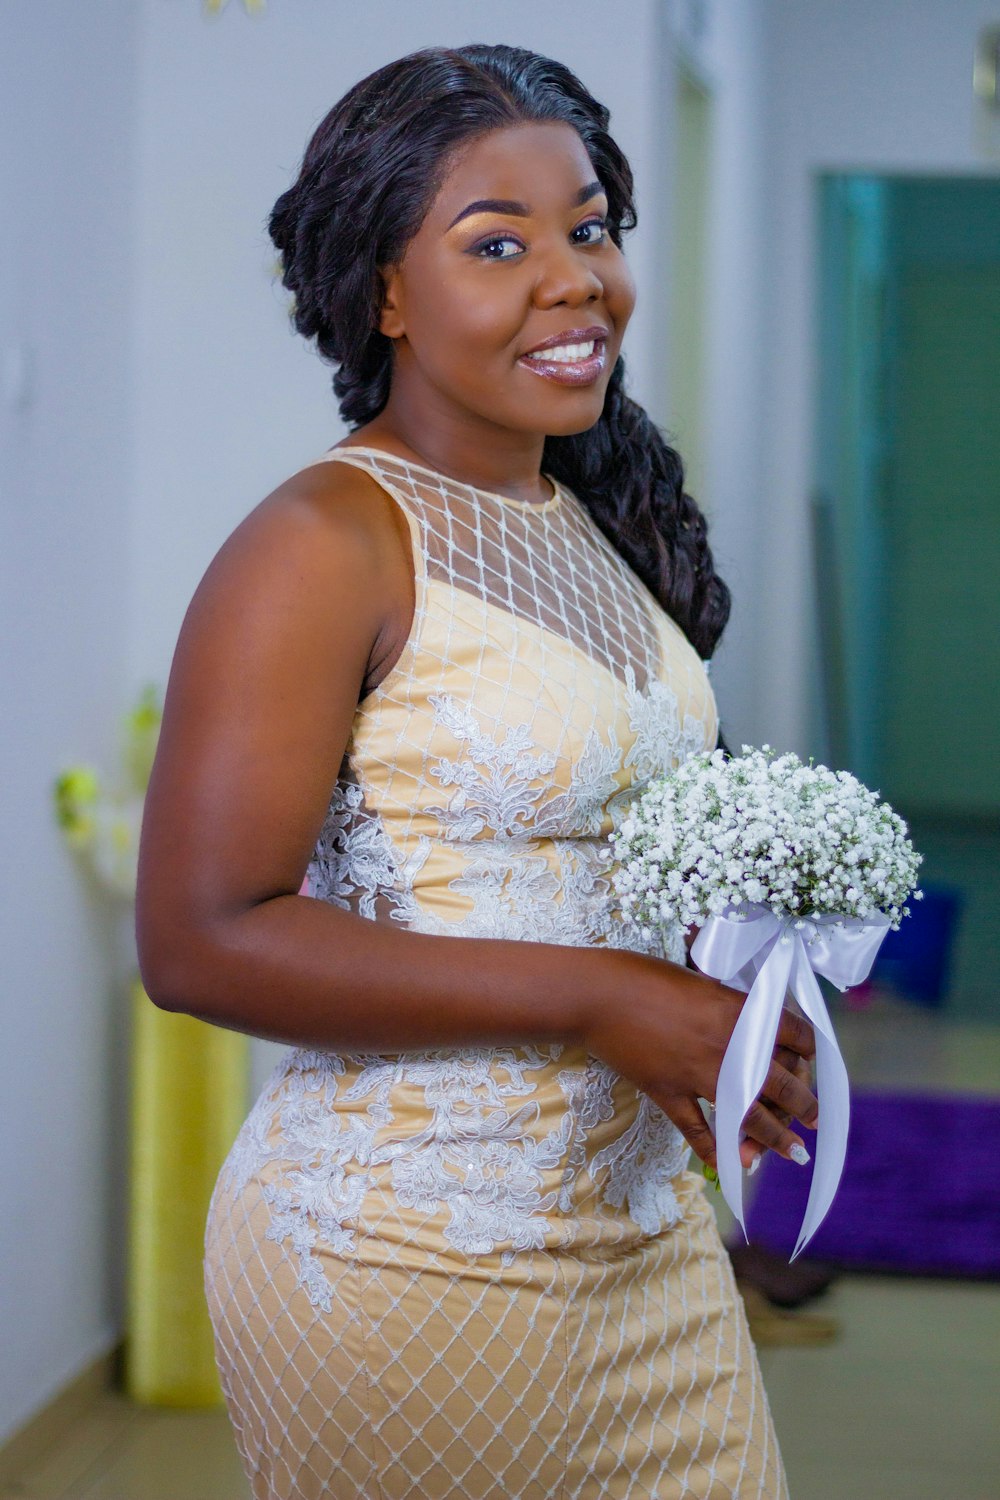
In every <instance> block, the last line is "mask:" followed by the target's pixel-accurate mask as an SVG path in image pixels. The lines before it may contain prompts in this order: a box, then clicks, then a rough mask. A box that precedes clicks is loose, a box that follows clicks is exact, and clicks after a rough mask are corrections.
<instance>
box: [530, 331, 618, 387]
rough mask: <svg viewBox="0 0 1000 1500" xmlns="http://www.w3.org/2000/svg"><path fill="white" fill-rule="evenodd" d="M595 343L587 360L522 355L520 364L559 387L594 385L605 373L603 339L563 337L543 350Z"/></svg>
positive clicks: (549, 342)
mask: <svg viewBox="0 0 1000 1500" xmlns="http://www.w3.org/2000/svg"><path fill="white" fill-rule="evenodd" d="M578 343H579V344H582V343H593V345H594V351H593V353H592V354H590V355H588V356H587V357H586V358H585V359H573V360H548V359H539V358H535V357H531V356H529V355H528V354H522V355H521V357H520V358H519V359H518V361H517V362H518V364H519V365H523V366H524V368H525V369H528V370H533V371H534V373H535V374H536V375H541V376H542V378H543V379H545V380H553V381H555V383H556V384H557V385H592V384H593V382H594V381H595V380H596V379H597V378H598V376H599V375H601V374H602V373H603V371H604V365H605V351H606V348H607V342H606V339H605V338H604V337H601V338H593V337H592V338H589V339H587V338H573V337H566V336H565V335H563V336H561V337H560V338H558V339H550V340H549V341H548V344H547V345H543V346H542V348H546V347H548V348H553V347H556V346H558V345H565V344H578Z"/></svg>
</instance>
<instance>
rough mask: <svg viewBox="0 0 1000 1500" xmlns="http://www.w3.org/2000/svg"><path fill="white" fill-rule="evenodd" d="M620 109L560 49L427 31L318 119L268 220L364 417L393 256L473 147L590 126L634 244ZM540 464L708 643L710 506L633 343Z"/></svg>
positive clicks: (592, 146)
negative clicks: (694, 489)
mask: <svg viewBox="0 0 1000 1500" xmlns="http://www.w3.org/2000/svg"><path fill="white" fill-rule="evenodd" d="M609 119H610V114H609V111H608V110H607V109H606V108H605V106H604V105H603V104H600V103H599V102H598V101H597V100H596V99H595V98H594V97H593V95H591V94H590V93H589V92H588V91H587V89H585V88H584V86H583V84H582V83H581V82H580V80H579V79H578V78H577V77H576V75H575V74H574V73H572V72H571V71H570V70H569V68H567V67H565V66H564V65H563V64H562V63H559V62H555V61H554V60H553V59H552V58H548V57H543V56H540V55H539V54H538V53H535V52H530V51H528V50H526V49H525V48H523V47H510V46H504V45H495V46H494V45H487V44H485V43H474V44H470V45H469V46H464V47H455V48H450V47H426V48H423V49H421V50H420V51H417V52H411V53H410V54H408V55H407V56H406V57H402V58H399V59H398V60H397V61H395V62H391V63H388V64H386V65H385V66H384V67H381V68H378V69H377V70H376V71H375V72H373V73H370V74H369V75H368V77H366V78H363V79H361V81H360V82H358V83H356V84H355V85H354V86H353V87H352V88H351V89H349V90H348V92H347V93H346V94H345V95H344V96H343V98H342V99H340V100H339V102H338V103H337V104H335V105H334V107H333V108H332V109H331V110H330V112H329V113H328V114H327V115H326V116H325V118H324V119H323V120H322V121H321V122H320V124H319V125H318V126H317V127H316V130H315V132H314V133H313V136H312V138H311V140H310V141H309V144H308V146H307V148H306V152H305V155H304V157H303V160H302V164H301V167H300V170H299V175H298V177H297V179H296V181H295V182H294V183H293V184H292V186H291V187H290V188H289V189H288V190H287V191H286V192H284V193H282V194H281V196H280V197H279V198H278V200H277V202H276V203H275V205H274V207H273V209H272V210H271V213H270V216H269V219H268V231H269V233H270V236H271V239H272V240H273V242H274V244H275V246H276V247H277V250H278V252H279V256H280V263H281V273H282V277H281V279H282V283H283V285H284V286H285V287H286V288H288V290H289V291H290V292H291V293H292V296H293V304H292V318H293V321H294V324H295V327H296V329H297V330H298V332H299V333H301V334H302V335H303V336H304V337H305V338H307V339H315V340H316V346H317V349H318V350H319V353H320V354H321V356H322V357H323V358H324V359H325V360H327V361H329V362H330V363H331V364H333V365H335V366H336V370H335V373H334V376H333V389H334V393H335V395H336V397H337V401H338V404H339V409H340V414H341V416H342V418H343V419H344V421H346V422H347V423H348V424H349V425H350V426H351V427H352V429H353V428H356V427H360V426H363V425H364V424H366V423H368V422H370V421H371V420H372V419H373V418H374V417H376V416H377V415H378V414H379V412H380V411H382V409H383V407H384V406H385V404H386V402H387V401H388V399H389V387H390V382H391V378H392V364H393V359H392V340H391V339H390V338H388V337H387V336H386V335H385V334H383V333H381V332H380V330H379V326H378V325H379V316H380V312H381V305H382V297H383V294H384V283H383V281H382V276H381V270H380V268H381V267H384V266H388V265H395V264H398V263H399V262H400V261H401V260H402V258H403V253H404V251H405V249H406V246H407V244H408V243H409V241H410V240H411V239H412V238H413V236H414V235H415V234H416V232H417V230H418V229H419V228H420V225H421V223H422V222H423V219H424V217H425V215H426V213H427V211H428V210H429V208H430V206H431V204H432V203H433V201H434V199H435V197H436V195H437V193H438V190H439V188H440V187H441V185H442V183H443V182H444V180H445V178H446V176H447V173H448V169H449V165H450V162H451V160H452V158H453V156H454V154H455V153H456V152H457V151H458V150H459V148H460V147H464V146H465V145H467V144H468V142H469V141H470V140H471V139H473V138H474V137H476V136H481V135H484V134H486V133H487V132H489V131H492V130H496V129H500V128H503V127H504V126H509V125H515V124H520V123H522V122H526V121H532V122H535V121H561V122H564V123H567V124H569V125H572V126H573V128H574V129H575V130H576V131H577V133H578V134H579V136H580V138H581V139H582V141H583V144H584V147H585V148H586V151H587V153H588V156H589V157H590V160H591V162H592V164H593V167H594V172H595V175H596V176H597V178H598V179H599V181H600V183H601V186H602V187H603V188H604V191H605V192H606V194H607V197H608V232H609V234H610V236H611V239H612V241H613V242H614V244H615V245H617V246H618V247H619V248H621V236H622V233H623V232H624V231H627V230H629V229H634V228H635V225H636V222H637V217H636V210H635V204H634V201H633V178H632V170H631V168H630V166H629V164H628V161H627V160H626V158H625V157H624V155H623V154H622V152H621V150H620V149H619V147H618V146H617V145H616V143H615V141H614V140H613V139H612V137H611V136H610V135H609V133H608V128H607V127H608V121H609ZM542 467H543V468H544V469H545V471H546V472H548V473H550V474H553V475H554V476H555V477H556V478H557V479H558V480H560V481H561V482H562V483H563V484H565V485H566V486H567V487H568V488H569V489H571V490H572V491H573V493H574V494H575V495H576V496H577V497H578V498H579V500H580V501H581V503H582V504H583V505H584V506H585V507H586V509H587V511H588V512H589V514H590V515H591V517H592V518H593V520H594V522H595V523H596V525H597V526H598V527H599V528H600V529H601V531H602V532H603V533H604V535H605V536H606V537H607V538H608V540H609V541H610V542H611V544H612V545H613V546H614V547H615V548H616V550H617V551H618V552H619V553H620V554H621V556H622V557H624V559H625V561H626V562H627V563H628V564H629V566H630V567H631V568H632V569H633V571H634V572H635V573H636V574H637V575H638V577H639V578H640V579H641V580H642V581H643V583H645V585H646V586H647V588H648V589H649V590H650V592H651V593H652V594H653V595H654V597H655V598H656V599H658V600H659V602H660V604H661V605H662V607H663V608H664V609H665V610H666V611H667V613H668V614H669V615H670V616H671V617H672V618H673V619H674V620H676V622H677V624H678V625H679V626H680V627H681V629H682V630H683V631H684V633H685V635H686V636H687V637H688V639H689V640H690V642H691V644H692V645H693V646H694V647H695V649H696V650H697V651H698V653H699V655H700V656H701V657H702V658H704V659H706V660H707V659H708V658H710V657H711V655H712V653H713V651H714V650H715V647H716V644H717V642H718V640H719V637H720V636H721V634H722V631H723V629H724V628H725V625H726V621H727V620H728V618H729V610H730V603H731V600H730V593H729V589H728V588H727V586H726V584H725V583H724V582H723V581H722V579H721V578H720V577H719V576H718V574H717V573H716V572H715V569H714V566H713V562H712V553H711V550H710V548H709V545H708V540H707V531H706V523H705V517H704V515H703V514H702V512H701V511H700V510H699V508H698V506H697V505H696V503H695V502H694V500H692V498H691V497H690V495H688V494H686V493H685V491H684V468H683V464H682V462H681V459H680V455H679V454H678V453H677V452H676V450H675V449H673V448H671V447H670V446H669V445H668V443H667V442H666V440H665V438H664V436H663V434H662V433H661V432H660V430H659V428H658V427H657V426H656V425H655V423H654V422H653V421H652V420H651V419H650V417H649V416H648V415H647V413H646V412H645V410H644V409H643V408H642V407H641V406H640V405H639V404H638V402H636V401H633V400H632V399H631V397H629V396H628V395H626V393H625V365H624V359H623V358H622V357H621V356H619V358H618V360H617V362H616V364H615V367H614V370H613V371H612V374H611V378H610V380H609V382H608V386H607V391H606V393H605V401H604V409H603V411H602V413H601V416H600V417H599V419H598V420H597V422H595V423H594V425H593V426H592V427H589V428H588V429H587V430H586V431H585V432H579V433H573V434H571V435H569V436H555V437H547V438H546V439H545V444H544V448H543V459H542Z"/></svg>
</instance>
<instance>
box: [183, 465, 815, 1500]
mask: <svg viewBox="0 0 1000 1500" xmlns="http://www.w3.org/2000/svg"><path fill="white" fill-rule="evenodd" d="M321 461H341V462H347V463H352V464H355V465H357V466H359V467H362V468H365V469H366V470H367V471H368V472H369V473H371V474H372V475H373V476H374V477H375V478H376V479H377V480H378V482H379V484H380V485H382V487H383V488H384V489H385V490H386V491H387V493H388V494H389V495H390V496H391V497H392V498H393V500H394V501H395V503H396V504H397V505H398V506H399V507H400V508H401V509H402V511H403V513H404V515H405V517H406V520H407V523H408V526H409V530H410V535H411V539H412V544H413V545H412V551H413V563H414V592H415V611H414V618H413V623H412V627H411V630H410V633H409V637H408V639H407V642H406V645H405V647H404V649H403V652H402V654H401V655H400V657H399V660H398V661H397V662H396V663H395V665H394V666H393V667H392V668H391V669H390V671H389V672H388V674H387V676H386V677H385V678H384V680H383V681H382V682H381V683H380V684H378V686H377V687H375V688H374V689H373V690H372V691H371V692H370V693H368V694H367V695H366V696H365V697H364V698H363V699H362V701H361V703H360V704H359V705H358V709H357V712H356V714H355V718H354V722H353V725H352V731H351V736H350V740H349V743H348V746H347V750H346V753H345V756H344V761H343V764H342V766H341V769H340V774H339V776H338V780H337V783H336V785H335V787H334V788H333V789H332V792H331V798H330V807H329V811H328V815H327V818H326V820H325V823H324V826H323V829H322V831H321V834H320V837H319V839H318V840H317V845H316V849H315V851H314V855H313V859H312V862H311V864H310V868H309V879H310V887H311V890H312V893H313V895H314V896H316V897H317V898H318V899H321V900H326V901H329V902H331V903H333V904H335V905H339V906H341V907H344V908H345V909H347V910H349V911H351V912H353V913H354V914H355V915H356V916H357V917H358V918H364V919H368V920H374V921H395V922H401V923H402V924H403V925H405V926H407V927H409V928H411V929H413V930H415V931H423V932H437V933H446V934H450V935H453V936H456V937H462V936H480V937H495V938H503V939H508V940H515V941H539V942H554V943H564V944H572V945H574V946H599V945H602V944H608V945H613V946H630V947H639V946H642V947H643V948H644V950H645V951H647V952H649V953H652V954H655V955H656V956H659V957H667V958H672V959H674V960H675V961H678V962H683V961H684V958H685V951H684V943H683V934H682V933H680V932H679V931H677V930H667V931H666V932H664V933H663V934H659V935H657V936H656V937H655V938H653V939H650V940H649V942H648V943H646V944H642V945H640V944H639V943H638V941H637V939H636V937H635V934H634V933H631V932H628V931H626V930H625V928H624V927H623V925H622V924H621V923H620V921H619V920H618V918H617V916H616V914H615V911H614V909H613V904H612V901H611V888H610V882H609V878H608V868H607V866H608V858H609V856H608V849H607V835H608V833H609V832H610V831H611V829H612V827H613V826H614V823H615V821H616V820H617V819H618V818H620V817H621V816H622V815H623V814H624V811H625V810H626V808H627V807H628V805H629V803H630V801H631V800H632V799H633V798H634V797H635V796H636V795H638V794H639V792H641V790H642V788H643V786H644V785H645V784H646V783H647V782H648V780H649V778H650V777H651V776H654V775H656V774H659V773H660V772H661V771H663V770H666V769H669V768H671V767H672V766H675V765H677V764H679V763H680V762H681V761H682V760H683V759H685V758H686V757H687V756H688V755H690V754H692V753H694V752H695V751H698V750H701V749H703V748H705V747H710V746H711V745H712V744H714V741H715V734H716V728H717V721H716V714H715V705H714V700H713V698H712V693H711V689H710V687H709V685H708V680H707V676H706V672H705V667H704V664H703V663H701V662H700V661H699V660H698V657H697V654H696V652H695V651H694V650H693V649H692V647H691V646H690V644H689V642H688V641H687V639H686V638H685V637H684V635H683V633H682V632H681V631H680V630H679V628H678V627H677V626H676V624H675V623H674V622H673V621H672V620H670V619H669V617H668V616H667V615H666V614H665V613H664V612H663V611H662V610H661V609H660V607H659V605H658V604H657V603H656V601H655V600H654V599H653V598H652V596H651V595H650V594H649V592H648V591H647V590H646V589H645V588H644V586H643V585H642V584H641V583H640V582H639V580H638V579H637V578H636V577H635V576H634V575H633V574H632V572H631V571H630V569H629V568H628V567H627V566H626V564H625V563H624V561H623V560H622V559H621V558H620V557H619V555H618V554H617V553H616V552H615V550H614V548H613V547H612V546H611V545H610V543H609V542H608V541H607V540H606V538H605V537H604V536H603V535H602V534H601V532H600V531H599V529H598V528H597V527H596V526H595V525H594V523H593V522H592V521H591V520H590V519H589V517H588V516H587V514H586V511H585V510H584V508H583V507H582V505H581V504H580V502H579V501H578V500H577V499H576V497H575V496H573V495H572V494H571V493H570V492H569V491H567V490H566V489H565V488H563V487H562V486H555V493H554V495H553V498H552V499H551V500H550V501H548V502H546V503H542V504H533V503H530V502H523V501H516V500H512V499H509V498H508V497H504V496H500V495H495V494H492V493H489V492H487V491H483V490H479V489H476V488H474V487H471V486H468V485H463V484H459V483H457V482H456V481H453V480H450V479H448V478H446V477H445V476H443V475H440V474H437V473H436V472H435V471H432V470H430V469H427V468H425V467H423V466H422V465H418V464H413V463H409V462H407V461H404V460H402V459H398V458H396V457H394V456H392V455H389V454H384V453H381V452H379V451H377V450H373V449H361V448H357V447H353V448H348V449H333V450H331V451H330V452H329V453H328V454H326V455H325V456H324V459H323V460H321ZM469 982H470V984H474V983H475V975H474V974H470V979H469ZM618 1003H621V997H618V996H609V1004H618ZM687 1158H688V1150H687V1147H686V1143H685V1141H684V1139H683V1137H682V1136H681V1134H680V1132H679V1131H678V1130H677V1129H676V1128H675V1127H674V1126H673V1124H672V1123H671V1122H670V1120H669V1119H668V1118H667V1117H666V1116H665V1115H664V1114H663V1112H662V1111H661V1110H660V1109H659V1108H658V1107H657V1106H655V1105H654V1104H653V1103H652V1100H651V1099H649V1098H648V1096H646V1095H644V1094H642V1093H641V1092H640V1091H639V1090H637V1089H636V1088H635V1087H634V1086H633V1085H632V1084H631V1083H629V1082H628V1080H626V1079H624V1078H622V1077H620V1076H619V1075H618V1074H616V1073H615V1072H614V1071H613V1070H612V1069H611V1068H609V1067H608V1066H607V1065H606V1064H605V1063H604V1062H603V1061H601V1060H600V1059H598V1058H594V1057H591V1056H588V1055H587V1053H586V1052H585V1051H584V1050H583V1049H582V1048H571V1047H564V1046H562V1045H560V1044H553V1045H551V1046H547V1047H535V1046H523V1047H503V1048H478V1047H454V1048H436V1049H428V1050H411V1051H408V1052H403V1053H394V1054H371V1055H369V1054H363V1053H361V1054H338V1053H334V1052H330V1051H317V1050H313V1049H305V1048H292V1049H290V1050H289V1052H288V1053H287V1054H286V1055H285V1056H284V1057H283V1058H282V1060H281V1061H280V1062H279V1064H278V1065H277V1067H276V1068H275V1070H274V1073H273V1074H272V1077H271V1079H270V1080H269V1081H268V1083H267V1085H265V1088H264V1089H263V1090H262V1092H261V1095H260V1097H259V1098H258V1100H257V1102H256V1104H255V1105H254V1108H253V1110H252V1111H251V1112H250V1115H249V1116H248V1118H247V1120H246V1122H245V1123H244V1125H243V1127H242V1129H241V1131H240V1134H239V1136H238V1138H237V1140H236V1142H235V1143H234V1146H233V1149H232V1151H231V1152H230V1155H229V1157H228V1159H227V1162H226V1164H225V1165H224V1167H223V1169H222V1171H221V1173H220V1176H219V1181H218V1183H217V1184H216V1190H215V1194H214V1196H213V1200H212V1206H211V1208H210V1210H209V1219H208V1225H207V1229H206V1242H205V1250H206V1254H205V1288H206V1296H207V1299H208V1305H209V1310H210V1312H211V1316H212V1322H213V1327H214V1329H215V1337H216V1353H217V1358H218V1363H219V1369H220V1373H221V1376H222V1380H223V1386H224V1389H225V1393H226V1400H227V1404H228V1408H229V1412H230V1415H231V1417H232V1421H233V1425H234V1429H235V1432H236V1436H237V1441H238V1444H239V1447H240V1451H241V1454H242V1456H243V1459H244V1463H245V1465H246V1469H247V1473H248V1476H249V1477H250V1480H251V1485H252V1488H253V1494H254V1497H255V1500H263V1497H265V1496H266V1497H275V1500H279V1497H280V1500H291V1497H297V1500H298V1497H301V1500H305V1497H313V1496H316V1497H319V1496H324V1497H333V1500H340V1497H344V1500H346V1497H348V1496H352V1497H353V1496H365V1497H366V1500H367V1497H373V1500H374V1497H378V1500H389V1497H397V1496H398V1497H400V1500H403V1497H406V1500H420V1497H427V1500H460V1497H468V1500H485V1497H490V1500H501V1497H504V1500H506V1497H515V1496H524V1497H529V1496H530V1497H537V1500H552V1497H560V1500H562V1497H566V1500H569V1497H581V1500H584V1497H585V1500H590V1497H598V1496H608V1497H616V1500H618V1497H624V1496H635V1497H642V1500H645V1497H652V1496H656V1497H657V1500H669V1497H674V1496H676V1497H678V1500H680V1497H682V1496H683V1497H685V1500H688V1497H690V1500H700V1497H706V1500H707V1497H737V1496H738V1497H740V1500H744V1497H751V1496H754V1497H761V1500H763V1497H767V1500H776V1497H779V1500H780V1497H782V1496H785V1494H786V1489H785V1482H784V1477H783V1472H782V1468H781V1461H780V1456H779V1455H778V1451H777V1446H776V1443H775V1439H774V1432H773V1428H772V1425H771V1419H770V1414H769V1412H768V1408H767V1402H766V1398H765V1396H764V1392H763V1388H762V1386H761V1381H760V1372H759V1369H758V1366H757V1362H756V1357H755V1355H754V1351H753V1348H752V1346H751V1344H750V1341H749V1335H748V1332H747V1326H746V1320H745V1316H744V1313H743V1309H742V1304H741V1302H740V1300H739V1298H738V1296H737V1294H736V1291H735V1286H734V1283H733V1279H732V1274H731V1270H730V1267H729V1262H728V1258H727V1257H726V1255H725V1252H724V1250H723V1247H722V1245H721V1243H720V1241H719V1237H718V1231H717V1230H716V1227H715V1220H714V1216H713V1215H712V1213H711V1210H710V1209H709V1207H708V1205H707V1203H706V1201H705V1198H704V1184H703V1182H702V1180H701V1178H700V1177H698V1176H696V1175H695V1174H693V1173H690V1172H688V1171H687V1170H686V1162H687Z"/></svg>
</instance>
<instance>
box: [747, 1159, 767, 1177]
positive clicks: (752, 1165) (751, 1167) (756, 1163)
mask: <svg viewBox="0 0 1000 1500" xmlns="http://www.w3.org/2000/svg"><path fill="white" fill-rule="evenodd" d="M763 1160H764V1158H763V1156H755V1157H754V1159H753V1161H752V1162H751V1163H750V1165H749V1166H748V1167H747V1176H748V1177H752V1176H753V1174H754V1173H755V1172H756V1170H757V1168H758V1167H759V1166H760V1164H761V1162H762V1161H763Z"/></svg>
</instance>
